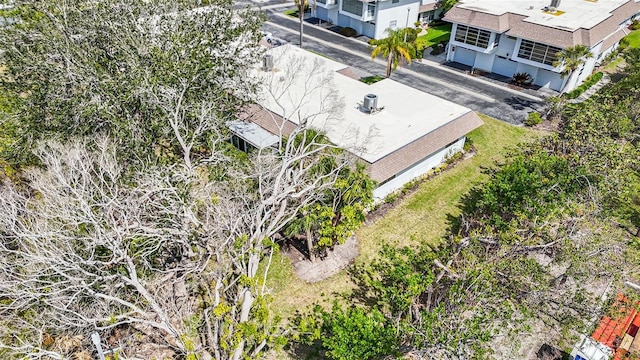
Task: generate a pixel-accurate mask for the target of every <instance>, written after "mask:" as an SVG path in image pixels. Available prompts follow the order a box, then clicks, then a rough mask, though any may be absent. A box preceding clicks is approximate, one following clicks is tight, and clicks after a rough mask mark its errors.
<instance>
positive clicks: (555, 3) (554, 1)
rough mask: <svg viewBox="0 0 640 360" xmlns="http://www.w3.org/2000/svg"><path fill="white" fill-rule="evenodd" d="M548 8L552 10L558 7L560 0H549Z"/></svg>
mask: <svg viewBox="0 0 640 360" xmlns="http://www.w3.org/2000/svg"><path fill="white" fill-rule="evenodd" d="M549 7H550V8H553V9H554V10H555V9H557V8H559V7H560V0H551V5H549Z"/></svg>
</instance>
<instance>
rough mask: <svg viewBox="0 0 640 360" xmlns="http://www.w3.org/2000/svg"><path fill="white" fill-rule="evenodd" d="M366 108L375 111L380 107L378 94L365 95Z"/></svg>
mask: <svg viewBox="0 0 640 360" xmlns="http://www.w3.org/2000/svg"><path fill="white" fill-rule="evenodd" d="M364 108H365V109H366V110H367V111H369V112H372V111H375V110H376V109H377V108H378V95H375V94H367V95H365V96H364Z"/></svg>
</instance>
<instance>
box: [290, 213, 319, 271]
mask: <svg viewBox="0 0 640 360" xmlns="http://www.w3.org/2000/svg"><path fill="white" fill-rule="evenodd" d="M319 220H320V219H319V217H318V214H317V213H316V212H315V211H313V209H310V208H308V207H307V208H304V209H302V211H301V212H300V215H299V216H298V217H297V218H295V219H293V220H292V221H291V222H290V223H289V225H288V226H287V229H286V230H285V234H286V235H288V236H295V235H298V234H304V235H305V238H306V245H307V251H308V253H309V260H311V261H312V262H313V261H315V260H316V254H315V251H314V236H313V233H314V229H315V228H316V227H317V226H318V221H319Z"/></svg>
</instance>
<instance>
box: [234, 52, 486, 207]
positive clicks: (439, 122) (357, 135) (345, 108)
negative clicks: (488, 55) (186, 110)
mask: <svg viewBox="0 0 640 360" xmlns="http://www.w3.org/2000/svg"><path fill="white" fill-rule="evenodd" d="M268 56H270V58H269V61H268V63H269V65H270V64H273V68H267V69H265V68H263V67H262V66H260V67H258V66H257V67H256V69H254V73H255V75H256V76H260V77H261V79H262V83H263V84H264V86H263V91H262V95H261V99H260V100H259V101H258V103H257V104H254V105H252V106H249V107H247V108H246V109H245V111H244V113H243V114H242V116H241V118H240V119H239V120H237V121H234V122H230V123H229V127H230V129H231V131H232V132H233V133H234V134H235V136H234V138H235V140H234V141H235V142H236V143H238V144H240V143H243V144H245V145H241V146H246V144H247V143H248V144H249V145H251V146H253V147H258V148H262V147H265V146H270V145H273V144H277V143H278V139H279V137H280V136H286V135H287V134H290V133H291V132H292V131H293V130H294V129H295V128H296V127H297V126H298V125H299V124H300V122H301V121H305V122H307V126H309V127H312V128H316V129H318V130H321V131H323V132H324V133H325V134H326V135H327V137H328V138H329V140H330V141H331V142H332V143H334V144H335V145H337V146H339V147H341V148H344V149H346V150H348V151H350V152H352V153H353V154H355V155H356V156H357V157H358V158H359V161H361V162H362V163H363V164H365V165H366V167H367V172H368V173H369V175H370V176H371V177H372V178H373V179H374V180H375V181H376V182H377V183H378V187H377V188H376V189H375V191H374V195H375V197H376V198H377V199H382V198H384V197H385V196H386V195H388V194H390V193H391V192H393V191H395V190H397V189H399V188H401V187H402V186H403V185H404V184H406V183H407V182H409V181H411V180H413V179H415V178H417V177H419V176H421V175H424V174H425V173H427V172H428V171H429V170H431V169H433V168H434V167H436V166H438V165H439V164H441V163H442V162H443V161H444V160H445V158H446V157H447V156H450V155H451V154H453V153H456V152H459V151H461V150H462V148H463V145H464V142H465V138H466V135H467V133H469V132H470V131H472V130H474V129H476V128H478V127H479V126H481V125H482V123H483V122H482V120H481V119H480V118H479V117H478V115H477V114H476V113H475V112H473V111H472V110H470V109H468V108H466V107H464V106H461V105H457V104H454V103H452V102H450V101H447V100H444V99H441V98H438V97H436V96H433V95H430V94H427V93H424V92H422V91H420V90H417V89H414V88H412V87H409V86H406V85H403V84H401V83H399V82H396V81H394V80H391V79H384V80H381V81H378V82H376V83H374V84H371V85H368V84H365V83H363V82H361V81H359V80H358V76H357V75H355V74H354V71H353V70H352V69H350V68H349V67H348V66H346V65H344V64H341V63H339V62H336V61H333V60H330V59H327V58H324V57H322V56H319V55H316V54H313V53H311V52H308V51H305V50H302V49H299V48H297V47H293V46H289V45H285V46H280V47H277V48H273V49H270V50H269V53H268ZM270 89H271V91H269V90H270ZM332 97H333V98H332ZM332 99H333V100H332ZM335 100H337V104H334V105H337V107H336V106H331V104H330V103H331V102H332V101H335ZM328 110H331V111H329V112H330V114H327V112H328ZM334 110H339V111H334Z"/></svg>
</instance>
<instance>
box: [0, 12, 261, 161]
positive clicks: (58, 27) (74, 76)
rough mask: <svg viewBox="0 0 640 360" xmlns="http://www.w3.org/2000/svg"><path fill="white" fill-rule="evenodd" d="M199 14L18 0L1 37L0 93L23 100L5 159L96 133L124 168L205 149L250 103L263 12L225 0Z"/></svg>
mask: <svg viewBox="0 0 640 360" xmlns="http://www.w3.org/2000/svg"><path fill="white" fill-rule="evenodd" d="M198 5H199V2H198V1H195V0H194V1H190V0H185V1H177V2H176V1H164V0H161V1H154V2H148V1H142V0H133V1H128V2H122V1H116V0H109V1H106V2H104V1H103V2H99V3H96V2H92V1H86V0H73V1H70V2H64V3H60V2H56V1H32V0H17V1H15V2H14V7H13V8H12V9H11V10H7V11H8V12H9V14H5V15H6V16H10V17H12V18H14V19H17V20H19V21H17V22H16V23H15V24H13V25H11V26H3V27H2V28H0V35H1V36H0V47H1V48H2V49H3V57H2V62H3V64H2V65H3V67H4V68H5V69H4V70H3V73H4V79H3V82H2V86H3V88H4V90H5V91H7V93H8V96H10V97H13V98H15V99H20V101H19V102H17V104H15V105H16V106H15V107H14V109H15V111H14V116H17V117H19V118H20V124H21V125H20V128H19V131H20V133H19V134H17V135H18V136H17V138H18V139H20V141H21V143H20V144H16V145H21V146H14V147H13V149H9V150H7V151H9V152H10V153H9V154H7V155H6V158H7V159H9V160H13V159H20V158H22V157H24V154H28V153H29V150H30V147H31V146H32V145H33V144H34V142H35V141H37V140H39V139H44V138H62V139H64V138H68V137H72V136H85V135H90V136H94V135H95V134H96V133H101V134H105V135H109V136H112V137H113V138H118V139H123V141H122V145H121V148H122V151H121V153H122V154H123V155H124V154H130V155H131V156H130V160H134V159H146V158H152V159H156V160H158V161H165V162H167V161H171V160H172V159H174V158H180V157H184V156H185V154H187V153H188V152H194V153H195V152H199V151H201V149H203V148H205V147H206V146H207V145H209V144H210V143H211V142H212V141H213V140H214V139H215V137H216V134H215V133H214V132H213V131H212V130H213V129H215V128H217V127H219V126H220V124H222V123H224V121H226V119H228V118H230V117H231V116H232V115H233V113H234V112H235V111H236V110H237V109H238V108H239V107H240V106H242V105H243V104H244V103H245V102H246V101H247V100H250V99H251V97H252V96H253V95H252V94H254V90H255V86H256V81H255V80H253V79H251V78H250V77H247V76H244V71H245V69H246V68H248V67H250V66H251V65H252V64H253V63H254V59H255V53H256V51H259V47H257V43H258V40H259V37H260V36H259V35H258V28H259V26H260V24H261V22H262V20H263V15H262V14H260V13H259V12H257V11H251V10H248V11H235V10H234V9H233V4H232V1H230V0H216V1H215V4H213V2H212V5H211V7H209V8H203V9H198V10H194V8H195V7H196V6H198ZM125 139H126V140H125ZM186 160H188V162H192V159H186ZM187 165H188V164H187Z"/></svg>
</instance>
